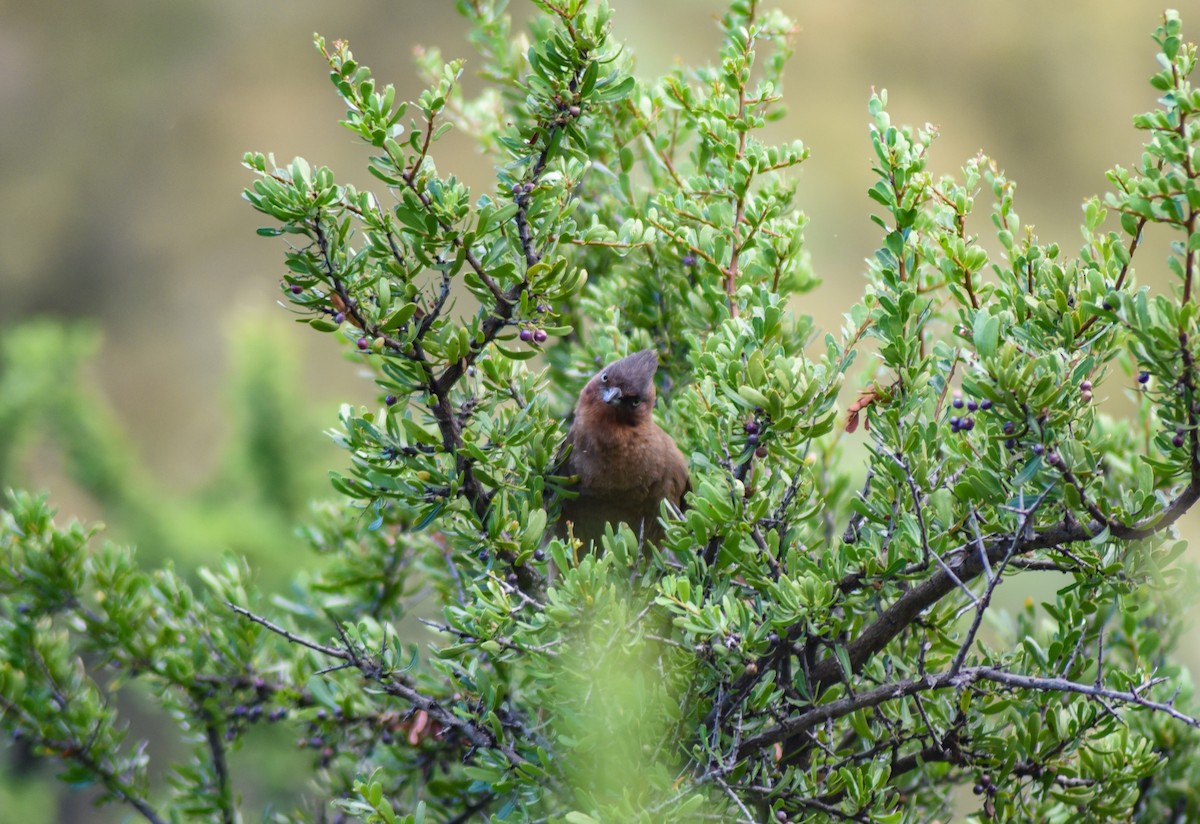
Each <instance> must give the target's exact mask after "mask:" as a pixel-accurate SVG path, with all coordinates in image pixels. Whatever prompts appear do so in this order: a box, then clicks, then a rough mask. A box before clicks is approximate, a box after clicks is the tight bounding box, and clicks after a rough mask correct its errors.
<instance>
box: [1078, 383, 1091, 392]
mask: <svg viewBox="0 0 1200 824" xmlns="http://www.w3.org/2000/svg"><path fill="white" fill-rule="evenodd" d="M1079 388H1080V390H1082V391H1084V392H1091V391H1092V382H1091V381H1084V382H1083V383H1081V384H1079Z"/></svg>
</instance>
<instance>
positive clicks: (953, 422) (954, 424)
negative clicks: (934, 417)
mask: <svg viewBox="0 0 1200 824" xmlns="http://www.w3.org/2000/svg"><path fill="white" fill-rule="evenodd" d="M960 426H962V420H961V419H960V418H959V417H958V416H957V415H955V416H954V417H952V418H951V419H950V428H951V429H952V430H954V431H955V432H957V431H958V428H959V427H960Z"/></svg>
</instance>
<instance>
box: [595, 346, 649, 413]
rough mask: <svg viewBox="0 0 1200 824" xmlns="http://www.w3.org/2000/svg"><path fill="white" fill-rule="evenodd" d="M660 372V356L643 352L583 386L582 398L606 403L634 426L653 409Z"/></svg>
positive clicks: (617, 364) (622, 359)
mask: <svg viewBox="0 0 1200 824" xmlns="http://www.w3.org/2000/svg"><path fill="white" fill-rule="evenodd" d="M657 371H658V353H657V352H656V351H654V350H653V349H643V350H642V351H641V352H635V353H634V354H632V355H629V356H628V357H624V358H621V359H620V360H619V361H616V362H614V363H610V364H609V365H608V366H606V367H604V368H603V369H601V370H600V373H599V374H598V375H596V376H595V377H594V378H592V379H591V380H590V381H588V385H587V386H586V387H584V390H583V397H584V399H586V400H590V401H592V402H599V403H602V404H605V405H606V406H608V407H609V408H610V409H612V410H613V411H614V412H615V413H616V415H617V417H619V418H621V419H622V420H626V421H629V422H630V423H635V422H637V421H639V420H641V419H642V418H643V417H644V416H648V415H649V414H650V410H651V409H653V408H654V400H655V392H654V373H655V372H657Z"/></svg>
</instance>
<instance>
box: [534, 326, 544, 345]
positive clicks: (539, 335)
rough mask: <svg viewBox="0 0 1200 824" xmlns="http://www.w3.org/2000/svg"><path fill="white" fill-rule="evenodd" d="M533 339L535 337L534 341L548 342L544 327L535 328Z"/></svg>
mask: <svg viewBox="0 0 1200 824" xmlns="http://www.w3.org/2000/svg"><path fill="white" fill-rule="evenodd" d="M533 339H534V341H536V342H537V343H545V342H546V332H545V330H542V329H535V330H533Z"/></svg>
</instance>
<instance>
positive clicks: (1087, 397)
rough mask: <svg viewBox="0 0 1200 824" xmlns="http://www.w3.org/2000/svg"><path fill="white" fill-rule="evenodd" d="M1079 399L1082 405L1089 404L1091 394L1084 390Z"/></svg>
mask: <svg viewBox="0 0 1200 824" xmlns="http://www.w3.org/2000/svg"><path fill="white" fill-rule="evenodd" d="M1079 399H1080V400H1081V401H1083V402H1084V403H1091V402H1092V393H1091V392H1089V391H1087V390H1084V391H1083V392H1080V393H1079Z"/></svg>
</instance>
